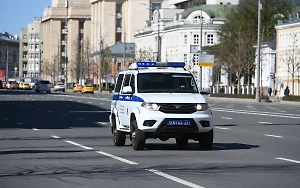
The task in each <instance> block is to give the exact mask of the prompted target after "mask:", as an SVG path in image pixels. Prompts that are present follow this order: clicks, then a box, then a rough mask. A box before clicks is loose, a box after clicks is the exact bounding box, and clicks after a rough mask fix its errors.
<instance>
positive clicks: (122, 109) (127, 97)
mask: <svg viewBox="0 0 300 188" xmlns="http://www.w3.org/2000/svg"><path fill="white" fill-rule="evenodd" d="M130 79H131V73H127V74H126V75H125V78H124V81H123V85H122V88H121V92H120V95H119V101H118V107H117V108H118V109H119V116H120V120H121V123H122V125H123V126H129V114H128V108H129V107H130V105H131V103H132V102H131V96H132V94H126V93H123V92H122V89H123V88H124V87H125V86H130Z"/></svg>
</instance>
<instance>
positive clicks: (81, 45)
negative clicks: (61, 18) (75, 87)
mask: <svg viewBox="0 0 300 188" xmlns="http://www.w3.org/2000/svg"><path fill="white" fill-rule="evenodd" d="M82 47H83V40H82V39H81V41H80V82H79V83H80V85H81V86H82Z"/></svg>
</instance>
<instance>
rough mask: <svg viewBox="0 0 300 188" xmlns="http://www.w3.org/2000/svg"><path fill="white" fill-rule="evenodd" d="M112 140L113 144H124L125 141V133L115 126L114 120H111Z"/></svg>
mask: <svg viewBox="0 0 300 188" xmlns="http://www.w3.org/2000/svg"><path fill="white" fill-rule="evenodd" d="M113 141H114V145H115V146H124V145H125V142H126V134H125V133H124V132H122V131H118V130H117V128H116V120H113Z"/></svg>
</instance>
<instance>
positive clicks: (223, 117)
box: [221, 117, 232, 119]
mask: <svg viewBox="0 0 300 188" xmlns="http://www.w3.org/2000/svg"><path fill="white" fill-rule="evenodd" d="M221 118H222V119H232V118H229V117H221Z"/></svg>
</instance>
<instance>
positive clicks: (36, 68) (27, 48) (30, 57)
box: [19, 18, 43, 80]
mask: <svg viewBox="0 0 300 188" xmlns="http://www.w3.org/2000/svg"><path fill="white" fill-rule="evenodd" d="M41 21H42V18H34V20H33V23H29V24H28V27H27V28H23V29H21V31H20V43H19V60H20V61H19V70H20V72H19V76H20V79H23V80H24V79H29V78H36V79H37V78H40V75H41V62H42V57H41V55H42V51H41V49H42V43H43V41H42V39H43V29H42V23H41Z"/></svg>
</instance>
